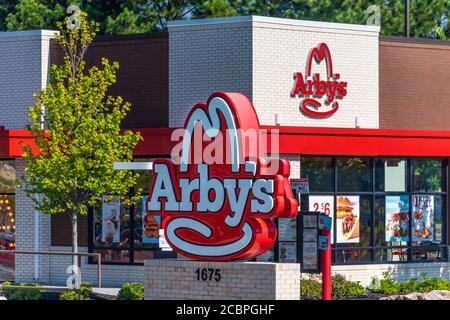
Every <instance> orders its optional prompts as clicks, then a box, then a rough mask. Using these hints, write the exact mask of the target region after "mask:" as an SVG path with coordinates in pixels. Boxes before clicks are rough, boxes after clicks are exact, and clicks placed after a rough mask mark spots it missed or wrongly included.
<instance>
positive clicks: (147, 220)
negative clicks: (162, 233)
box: [141, 196, 161, 244]
mask: <svg viewBox="0 0 450 320" xmlns="http://www.w3.org/2000/svg"><path fill="white" fill-rule="evenodd" d="M147 198H148V196H144V197H143V198H142V206H141V208H142V212H141V213H142V214H141V215H142V243H143V244H159V229H160V228H161V217H160V216H153V215H149V214H147V212H146V210H145V203H146V201H147Z"/></svg>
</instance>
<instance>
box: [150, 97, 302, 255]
mask: <svg viewBox="0 0 450 320" xmlns="http://www.w3.org/2000/svg"><path fill="white" fill-rule="evenodd" d="M259 129H260V128H259V121H258V118H257V115H256V112H255V110H254V108H253V105H252V104H251V102H250V100H249V99H248V98H247V97H246V96H244V95H242V94H240V93H214V94H213V95H211V96H210V97H209V99H208V101H207V103H206V104H202V103H199V104H197V105H195V106H194V108H193V109H192V110H191V112H190V113H189V115H188V117H187V119H186V121H185V132H184V135H183V137H182V145H181V146H182V148H181V154H180V161H175V160H169V159H158V160H155V161H154V162H153V173H154V179H153V182H152V187H151V190H150V197H149V198H148V200H147V204H146V207H147V214H151V215H161V216H162V226H163V228H164V233H165V237H166V240H167V242H168V243H169V245H170V246H171V247H172V248H173V249H174V250H175V251H176V252H178V253H180V254H182V255H184V256H187V257H189V258H192V259H196V260H216V261H227V260H234V259H244V258H252V257H255V256H258V255H260V254H262V253H264V252H266V251H267V250H269V249H270V248H272V246H273V245H274V242H275V240H276V237H277V229H276V225H275V224H274V222H273V221H272V220H271V219H272V218H292V217H295V216H296V214H297V207H298V203H297V200H296V199H295V197H294V195H293V193H292V189H291V187H290V184H289V175H290V164H289V162H288V161H287V160H282V159H276V160H270V161H265V160H264V159H263V158H262V157H261V156H262V154H261V153H260V151H258V150H257V149H258V148H256V149H255V146H256V145H257V143H256V144H255V143H250V144H249V143H246V141H247V138H246V137H245V135H244V132H248V131H251V132H253V131H254V132H255V133H258V132H259ZM197 131H200V132H201V133H202V134H203V135H206V136H208V139H209V140H208V141H206V142H205V141H203V142H202V143H200V144H199V145H198V144H196V143H194V142H193V141H194V140H195V139H193V137H194V136H195V134H196V132H197ZM256 136H257V135H256ZM219 137H220V138H219ZM220 142H223V143H220ZM212 149H215V152H218V151H222V150H225V149H226V150H227V156H228V157H227V159H226V161H224V162H223V163H209V162H207V161H204V160H200V161H195V159H196V156H197V155H200V154H201V153H204V152H205V151H211V150H212ZM255 150H256V151H255ZM200 158H201V159H203V158H202V157H200Z"/></svg>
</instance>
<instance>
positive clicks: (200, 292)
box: [144, 259, 300, 300]
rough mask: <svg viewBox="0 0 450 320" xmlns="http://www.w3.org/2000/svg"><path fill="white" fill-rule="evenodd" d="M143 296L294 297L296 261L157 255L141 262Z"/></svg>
mask: <svg viewBox="0 0 450 320" xmlns="http://www.w3.org/2000/svg"><path fill="white" fill-rule="evenodd" d="M144 265H145V266H144V277H145V279H144V284H145V300H162V299H169V300H178V299H184V300H221V299H226V300H244V299H245V300H298V299H300V265H299V264H296V263H265V262H202V261H193V260H188V261H186V260H175V259H174V260H172V259H157V260H146V261H145V263H144Z"/></svg>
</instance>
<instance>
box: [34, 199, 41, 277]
mask: <svg viewBox="0 0 450 320" xmlns="http://www.w3.org/2000/svg"><path fill="white" fill-rule="evenodd" d="M40 198H41V197H40V195H37V199H38V201H40V200H41V199H40ZM34 251H35V252H38V251H39V211H38V210H37V209H36V208H35V209H34ZM34 281H39V255H38V254H36V255H34Z"/></svg>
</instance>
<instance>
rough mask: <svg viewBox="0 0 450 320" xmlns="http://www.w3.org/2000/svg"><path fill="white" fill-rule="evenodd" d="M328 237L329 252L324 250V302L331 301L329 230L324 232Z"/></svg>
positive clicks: (329, 246)
mask: <svg viewBox="0 0 450 320" xmlns="http://www.w3.org/2000/svg"><path fill="white" fill-rule="evenodd" d="M322 234H323V235H324V236H327V237H328V247H327V250H322V300H331V238H330V237H331V236H330V231H329V230H322Z"/></svg>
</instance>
